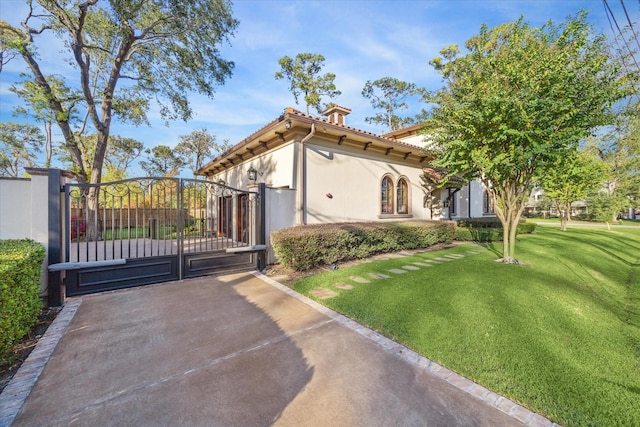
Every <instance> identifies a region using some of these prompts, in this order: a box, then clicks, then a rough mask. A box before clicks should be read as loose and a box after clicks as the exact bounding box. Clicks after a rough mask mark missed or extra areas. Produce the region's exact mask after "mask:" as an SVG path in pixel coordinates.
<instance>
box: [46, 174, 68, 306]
mask: <svg viewBox="0 0 640 427" xmlns="http://www.w3.org/2000/svg"><path fill="white" fill-rule="evenodd" d="M62 172H63V171H61V170H60V169H49V170H48V172H47V174H48V178H49V184H48V189H47V191H48V196H49V197H48V199H49V209H48V217H49V248H48V255H49V256H48V259H49V261H48V264H49V265H51V264H56V263H59V262H61V261H63V259H62V237H63V233H62V230H63V227H62V218H63V216H62V209H65V211H66V200H65V201H64V202H62V197H63V196H61V193H62V188H63V186H64V183H65V178H64V176H63V173H62ZM61 274H62V273H61V272H60V271H50V272H49V277H48V282H49V283H48V290H47V296H48V300H49V301H48V302H49V305H50V306H52V307H55V306H60V305H62V303H63V302H64V286H62V277H61Z"/></svg>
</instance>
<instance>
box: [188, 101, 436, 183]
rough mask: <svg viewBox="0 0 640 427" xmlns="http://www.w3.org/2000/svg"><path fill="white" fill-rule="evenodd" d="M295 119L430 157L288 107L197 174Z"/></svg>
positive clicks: (416, 149) (382, 137)
mask: <svg viewBox="0 0 640 427" xmlns="http://www.w3.org/2000/svg"><path fill="white" fill-rule="evenodd" d="M340 108H345V107H340ZM345 109H347V108H345ZM293 119H300V120H302V121H303V122H307V123H314V124H316V125H321V126H326V127H331V128H334V129H344V130H345V131H348V132H350V133H351V134H352V135H359V136H361V137H365V138H371V139H373V140H375V141H378V142H382V143H383V144H386V145H389V146H392V147H393V148H396V147H397V148H403V149H406V150H407V152H406V153H403V154H407V155H409V154H414V155H417V156H424V157H430V156H429V155H428V154H422V153H420V147H418V146H416V145H413V144H408V143H406V142H402V141H400V140H397V139H395V138H391V137H388V136H385V135H378V134H375V133H373V132H368V131H365V130H362V129H357V128H354V127H351V126H347V125H344V124H338V123H333V122H330V121H329V120H328V119H324V118H320V117H315V116H312V115H309V114H305V113H303V112H301V111H299V110H296V109H295V108H292V107H287V108H286V109H285V111H284V113H283V114H281V115H280V116H279V117H277V118H275V119H274V120H272V121H271V122H269V123H267V124H266V125H264V126H262V127H261V128H260V129H258V130H257V131H255V132H253V133H252V134H251V135H249V136H247V137H246V138H244V139H243V140H242V141H240V142H239V143H237V144H236V145H234V146H233V147H231V148H230V149H228V150H227V151H225V152H224V153H222V154H220V155H219V156H218V157H216V158H215V159H213V160H211V161H209V162H208V163H206V164H205V165H204V166H203V167H202V168H200V170H198V171H197V172H196V173H197V174H204V173H205V171H206V170H207V169H210V168H211V167H213V166H214V165H216V164H219V163H221V162H224V161H225V159H228V158H229V157H230V156H232V155H233V154H234V153H235V152H237V151H239V150H240V149H242V148H243V147H245V146H247V145H249V144H250V143H251V142H253V141H255V140H256V139H258V138H259V137H260V136H261V135H263V134H265V133H267V131H269V129H272V128H275V127H276V126H277V125H279V124H281V123H284V122H286V121H287V120H293ZM405 158H406V157H405Z"/></svg>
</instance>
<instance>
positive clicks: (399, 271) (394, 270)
mask: <svg viewBox="0 0 640 427" xmlns="http://www.w3.org/2000/svg"><path fill="white" fill-rule="evenodd" d="M406 272H407V270H400V269H398V268H394V269H392V270H389V273H394V274H404V273H406Z"/></svg>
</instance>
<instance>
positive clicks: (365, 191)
mask: <svg viewBox="0 0 640 427" xmlns="http://www.w3.org/2000/svg"><path fill="white" fill-rule="evenodd" d="M305 161H306V166H305V167H306V187H305V188H306V194H305V195H306V198H305V199H306V207H307V215H306V222H307V224H317V223H326V222H348V221H379V220H383V221H387V220H391V221H392V220H394V219H396V220H401V219H431V217H430V211H429V209H427V208H425V207H423V197H424V192H423V190H422V187H421V185H420V183H421V181H420V175H421V174H422V167H421V166H409V165H406V164H401V163H399V162H397V161H394V160H393V158H391V157H387V156H385V155H384V154H377V153H373V152H371V151H370V152H368V153H367V152H365V151H364V150H363V149H362V148H357V147H348V146H338V145H336V144H335V142H333V143H331V142H327V143H325V142H324V141H322V140H319V139H317V138H312V139H311V141H310V142H308V143H307V144H305ZM385 174H389V175H390V176H391V177H392V179H393V183H394V185H395V184H396V183H397V182H398V179H399V178H400V177H404V178H406V179H407V180H408V182H409V187H410V188H409V199H410V209H409V212H410V214H411V215H412V218H407V217H405V216H396V217H395V218H389V219H386V218H385V219H380V218H379V215H380V189H381V182H382V178H383V176H384V175H385Z"/></svg>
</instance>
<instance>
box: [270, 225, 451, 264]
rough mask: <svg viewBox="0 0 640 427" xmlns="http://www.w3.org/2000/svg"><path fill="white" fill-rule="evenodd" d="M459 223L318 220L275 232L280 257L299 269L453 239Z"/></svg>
mask: <svg viewBox="0 0 640 427" xmlns="http://www.w3.org/2000/svg"><path fill="white" fill-rule="evenodd" d="M454 236H455V224H454V223H452V222H444V221H407V222H384V223H380V222H366V223H342V224H317V225H304V226H297V227H290V228H283V229H281V230H278V231H274V232H273V233H271V243H272V245H273V248H274V251H275V254H276V257H277V258H278V261H279V262H280V263H282V264H283V265H285V266H287V267H290V268H293V269H295V270H308V269H310V268H313V267H316V266H319V265H326V264H334V263H336V262H339V261H347V260H350V259H361V258H366V257H368V256H370V255H373V254H377V253H384V252H392V251H398V250H403V249H416V248H426V247H429V246H432V245H434V244H436V243H445V242H451V241H452V240H453V238H454Z"/></svg>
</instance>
